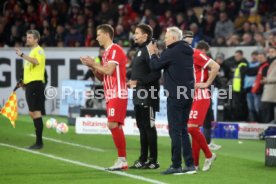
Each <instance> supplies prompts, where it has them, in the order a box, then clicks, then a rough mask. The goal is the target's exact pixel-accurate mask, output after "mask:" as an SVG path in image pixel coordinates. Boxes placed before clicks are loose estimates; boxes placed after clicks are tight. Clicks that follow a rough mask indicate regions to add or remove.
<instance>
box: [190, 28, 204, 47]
mask: <svg viewBox="0 0 276 184" xmlns="http://www.w3.org/2000/svg"><path fill="white" fill-rule="evenodd" d="M190 30H191V31H192V32H193V34H194V39H193V41H192V44H191V45H192V47H194V48H195V47H196V46H197V43H198V42H199V41H200V40H202V33H201V31H200V30H199V28H198V25H197V24H196V23H192V24H191V25H190Z"/></svg>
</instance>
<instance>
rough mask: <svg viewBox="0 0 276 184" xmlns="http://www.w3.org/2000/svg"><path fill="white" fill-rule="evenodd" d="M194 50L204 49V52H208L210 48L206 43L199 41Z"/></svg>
mask: <svg viewBox="0 0 276 184" xmlns="http://www.w3.org/2000/svg"><path fill="white" fill-rule="evenodd" d="M196 48H197V49H199V50H202V49H204V50H206V51H208V50H209V48H210V46H209V44H208V43H207V42H205V41H203V40H201V41H199V42H198V44H197V46H196Z"/></svg>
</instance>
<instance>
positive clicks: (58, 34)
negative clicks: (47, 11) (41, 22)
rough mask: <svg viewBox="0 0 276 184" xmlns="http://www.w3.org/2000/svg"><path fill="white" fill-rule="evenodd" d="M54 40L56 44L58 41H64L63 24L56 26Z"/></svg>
mask: <svg viewBox="0 0 276 184" xmlns="http://www.w3.org/2000/svg"><path fill="white" fill-rule="evenodd" d="M55 33H56V34H55V36H54V38H55V42H56V45H57V43H58V42H64V41H65V36H66V33H65V28H64V26H62V25H58V26H57V28H56V31H55Z"/></svg>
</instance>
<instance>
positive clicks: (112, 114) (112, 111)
mask: <svg viewBox="0 0 276 184" xmlns="http://www.w3.org/2000/svg"><path fill="white" fill-rule="evenodd" d="M114 115H115V109H114V108H110V109H108V116H114Z"/></svg>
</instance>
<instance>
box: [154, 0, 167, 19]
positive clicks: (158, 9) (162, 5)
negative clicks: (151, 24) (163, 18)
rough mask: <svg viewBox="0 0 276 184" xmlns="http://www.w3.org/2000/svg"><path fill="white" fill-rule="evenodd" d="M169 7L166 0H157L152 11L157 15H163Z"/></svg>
mask: <svg viewBox="0 0 276 184" xmlns="http://www.w3.org/2000/svg"><path fill="white" fill-rule="evenodd" d="M169 7H170V5H169V3H168V2H167V0H158V2H157V3H155V4H154V6H153V12H154V14H155V15H157V16H160V15H164V14H165V12H166V10H167V9H168V8H169Z"/></svg>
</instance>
